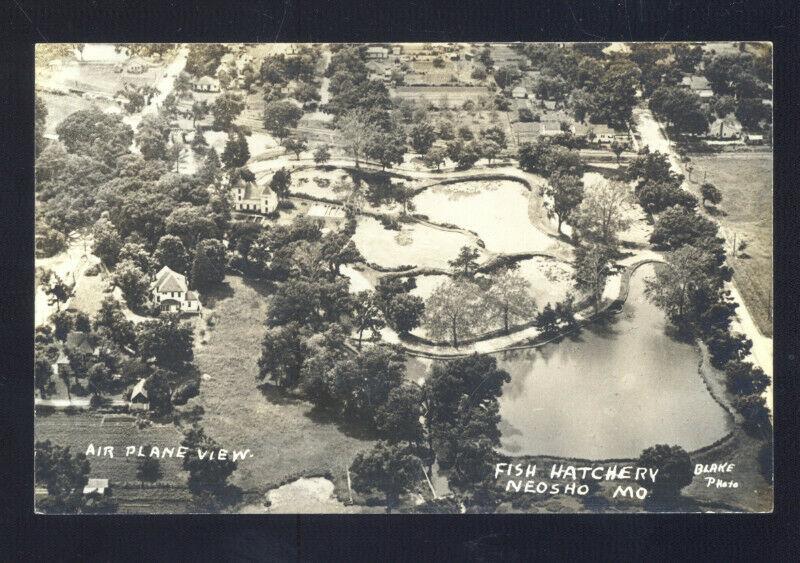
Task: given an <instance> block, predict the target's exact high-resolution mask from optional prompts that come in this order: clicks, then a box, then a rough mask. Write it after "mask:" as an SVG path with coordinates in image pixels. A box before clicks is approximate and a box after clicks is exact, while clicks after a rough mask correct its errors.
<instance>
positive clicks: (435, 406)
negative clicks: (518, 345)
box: [423, 354, 511, 477]
mask: <svg viewBox="0 0 800 563" xmlns="http://www.w3.org/2000/svg"><path fill="white" fill-rule="evenodd" d="M509 381H511V376H510V375H509V374H508V372H506V371H505V370H502V369H498V368H497V359H496V358H495V357H493V356H489V355H480V354H472V355H470V356H466V357H464V358H457V359H453V360H447V361H443V362H436V363H434V364H433V365H432V366H431V368H430V370H429V373H428V377H427V379H426V380H425V384H424V385H423V396H424V399H425V407H426V424H427V426H428V439H429V442H430V443H431V445H432V447H433V448H434V449H435V451H436V457H437V459H438V460H439V462H440V465H442V466H448V467H449V466H453V465H454V464H457V465H458V466H459V468H458V470H457V471H458V472H459V473H460V474H461V475H462V476H463V477H466V476H467V474H468V473H472V472H471V471H470V469H469V466H472V467H473V468H474V467H475V466H476V465H478V463H477V462H479V461H480V458H483V460H484V461H485V460H486V458H487V457H489V456H491V455H492V454H491V452H487V451H486V449H485V447H484V446H482V445H479V442H482V441H488V443H489V445H492V444H498V443H499V439H500V432H499V430H498V428H497V424H498V423H499V421H500V417H499V414H498V404H497V398H498V397H499V396H500V395H502V393H503V385H504V384H505V383H508V382H509ZM489 449H491V448H489ZM476 450H478V451H476ZM481 450H482V453H483V454H484V455H482V456H481V455H476V454H479V451H481ZM460 452H463V454H464V457H463V458H462V460H461V462H460V463H459V462H458V461H457V458H458V457H459V455H460ZM468 460H470V461H468Z"/></svg>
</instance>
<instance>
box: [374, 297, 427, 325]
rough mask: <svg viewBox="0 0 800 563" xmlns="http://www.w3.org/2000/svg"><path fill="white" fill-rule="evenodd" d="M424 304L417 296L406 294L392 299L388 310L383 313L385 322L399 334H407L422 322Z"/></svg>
mask: <svg viewBox="0 0 800 563" xmlns="http://www.w3.org/2000/svg"><path fill="white" fill-rule="evenodd" d="M424 313H425V302H424V301H423V300H422V298H421V297H419V296H417V295H411V294H408V293H404V294H400V295H397V296H395V297H394V298H392V300H391V302H390V303H389V307H388V310H387V311H385V312H384V314H385V316H386V321H387V323H388V324H389V326H391V327H392V328H393V329H395V330H396V331H397V332H399V333H400V334H408V333H409V332H411V331H412V330H414V329H415V328H416V327H418V326H419V325H420V324H421V322H422V317H423V314H424Z"/></svg>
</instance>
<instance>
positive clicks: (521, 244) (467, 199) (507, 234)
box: [414, 180, 554, 252]
mask: <svg viewBox="0 0 800 563" xmlns="http://www.w3.org/2000/svg"><path fill="white" fill-rule="evenodd" d="M537 203H538V200H537ZM414 204H415V205H416V207H417V212H418V213H422V214H424V215H427V216H428V217H429V218H430V220H431V221H434V222H437V223H449V224H452V225H459V226H460V227H463V228H465V229H469V230H471V231H474V232H476V233H478V235H479V236H480V237H481V239H483V242H484V243H485V244H486V250H490V251H493V252H526V251H534V250H545V249H546V248H548V247H550V246H552V245H553V242H554V240H553V239H552V238H550V237H549V236H547V234H545V233H543V232H542V231H540V230H539V229H537V228H536V226H535V225H534V224H533V222H532V221H531V218H530V215H529V210H528V208H529V206H530V205H531V193H530V192H529V191H528V190H527V188H525V186H524V185H522V184H521V183H519V182H515V181H513V180H492V181H484V180H470V181H464V182H457V183H454V184H447V185H444V186H434V187H432V188H429V189H427V190H425V191H424V192H422V193H421V194H419V195H417V196H416V197H415V198H414Z"/></svg>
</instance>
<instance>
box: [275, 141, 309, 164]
mask: <svg viewBox="0 0 800 563" xmlns="http://www.w3.org/2000/svg"><path fill="white" fill-rule="evenodd" d="M281 144H282V145H283V148H285V149H286V150H287V151H289V152H293V153H294V154H295V157H296V158H297V160H300V153H301V152H303V151H304V150H306V149H308V142H306V140H305V139H303V138H301V137H287V138H286V139H284V140H283V142H282V143H281Z"/></svg>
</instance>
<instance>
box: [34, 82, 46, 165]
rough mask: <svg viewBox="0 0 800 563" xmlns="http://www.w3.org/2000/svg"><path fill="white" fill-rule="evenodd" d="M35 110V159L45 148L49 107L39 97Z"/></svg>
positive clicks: (36, 98)
mask: <svg viewBox="0 0 800 563" xmlns="http://www.w3.org/2000/svg"><path fill="white" fill-rule="evenodd" d="M34 107H35V110H34V141H35V142H34V157H38V156H39V155H40V154H41V153H42V149H44V146H45V143H46V141H45V138H44V133H45V125H46V124H47V114H48V111H47V105H46V104H45V103H44V100H42V99H41V98H40V97H39V96H38V95H36V97H35V106H34Z"/></svg>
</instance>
